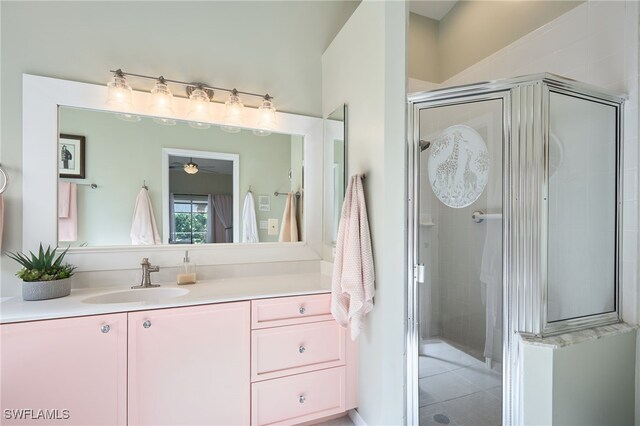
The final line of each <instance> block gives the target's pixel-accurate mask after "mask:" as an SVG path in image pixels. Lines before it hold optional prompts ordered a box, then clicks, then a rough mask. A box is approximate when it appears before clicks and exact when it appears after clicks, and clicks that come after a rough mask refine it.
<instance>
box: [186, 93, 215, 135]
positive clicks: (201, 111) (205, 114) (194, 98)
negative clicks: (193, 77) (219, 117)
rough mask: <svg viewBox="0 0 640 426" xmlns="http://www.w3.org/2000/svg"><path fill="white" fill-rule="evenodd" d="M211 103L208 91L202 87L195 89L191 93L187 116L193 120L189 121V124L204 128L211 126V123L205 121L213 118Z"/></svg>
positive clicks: (196, 127) (195, 127)
mask: <svg viewBox="0 0 640 426" xmlns="http://www.w3.org/2000/svg"><path fill="white" fill-rule="evenodd" d="M209 104H210V99H209V95H207V92H205V91H204V90H202V88H201V87H198V88H196V89H193V91H192V92H191V95H189V113H188V114H187V117H188V118H189V120H191V121H189V126H191V127H193V128H194V129H202V130H204V129H208V128H209V127H211V124H209V123H205V121H209V120H210V119H211V116H210V114H209Z"/></svg>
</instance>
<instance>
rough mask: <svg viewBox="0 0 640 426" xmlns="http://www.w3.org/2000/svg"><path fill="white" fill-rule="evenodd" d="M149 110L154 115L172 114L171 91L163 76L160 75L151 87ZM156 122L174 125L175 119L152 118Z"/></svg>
mask: <svg viewBox="0 0 640 426" xmlns="http://www.w3.org/2000/svg"><path fill="white" fill-rule="evenodd" d="M149 111H151V112H152V113H153V114H156V115H173V114H174V111H173V93H171V90H170V89H169V86H167V82H166V80H165V79H164V77H162V76H160V77H159V78H158V81H157V82H156V85H155V86H153V89H151V104H150V105H149ZM153 121H155V122H156V123H158V124H162V125H165V126H174V125H175V124H176V120H174V119H171V118H161V117H158V118H154V119H153Z"/></svg>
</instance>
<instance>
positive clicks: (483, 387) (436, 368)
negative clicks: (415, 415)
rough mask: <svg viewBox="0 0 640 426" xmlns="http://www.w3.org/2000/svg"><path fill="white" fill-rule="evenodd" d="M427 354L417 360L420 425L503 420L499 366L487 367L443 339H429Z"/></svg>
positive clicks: (486, 425) (485, 424) (480, 425)
mask: <svg viewBox="0 0 640 426" xmlns="http://www.w3.org/2000/svg"><path fill="white" fill-rule="evenodd" d="M426 354H427V355H428V356H425V355H422V356H420V364H419V368H420V371H419V374H420V380H419V385H420V425H421V426H425V425H428V426H431V425H436V426H439V425H443V424H449V425H451V426H499V425H501V424H502V419H501V416H502V375H501V372H500V371H501V370H500V369H499V367H500V366H497V368H495V369H490V368H489V367H487V366H486V364H484V363H483V362H481V361H479V360H477V359H476V358H474V357H472V356H470V355H467V354H466V353H464V352H462V351H461V350H459V349H456V348H454V347H453V346H451V345H448V344H447V343H445V342H430V343H428V344H427V346H426ZM438 420H439V421H438ZM447 421H448V422H449V423H447Z"/></svg>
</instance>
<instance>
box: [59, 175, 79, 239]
mask: <svg viewBox="0 0 640 426" xmlns="http://www.w3.org/2000/svg"><path fill="white" fill-rule="evenodd" d="M77 200H78V186H77V185H76V184H75V183H71V182H58V240H59V241H76V240H77V239H78V202H77Z"/></svg>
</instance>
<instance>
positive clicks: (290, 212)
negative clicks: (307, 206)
mask: <svg viewBox="0 0 640 426" xmlns="http://www.w3.org/2000/svg"><path fill="white" fill-rule="evenodd" d="M293 197H294V195H293V192H290V193H288V194H287V203H286V204H285V205H284V213H283V214H282V226H281V227H280V238H278V241H279V242H281V243H282V242H295V241H298V221H297V220H296V202H295V199H294V198H293Z"/></svg>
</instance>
